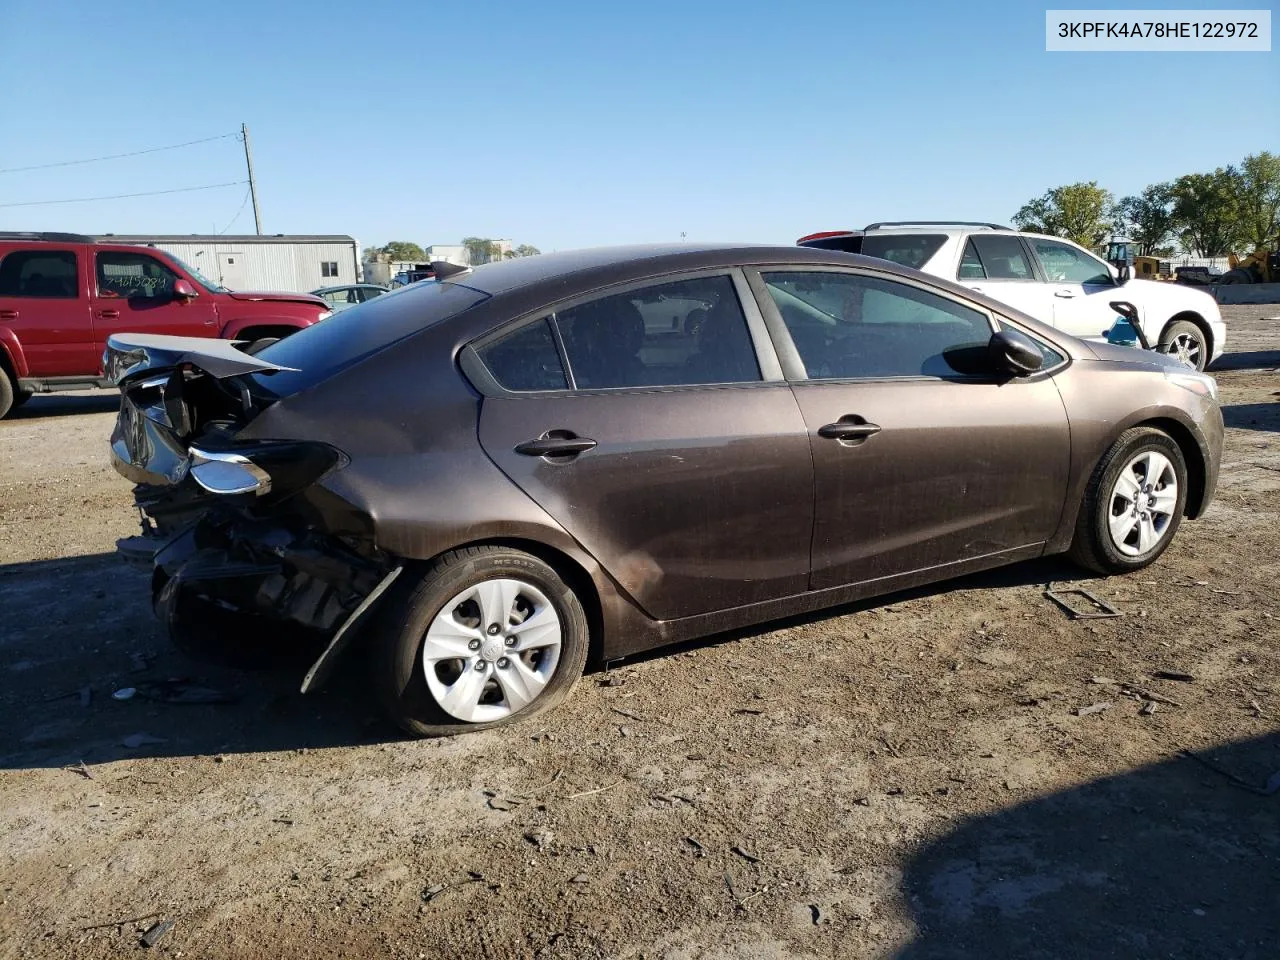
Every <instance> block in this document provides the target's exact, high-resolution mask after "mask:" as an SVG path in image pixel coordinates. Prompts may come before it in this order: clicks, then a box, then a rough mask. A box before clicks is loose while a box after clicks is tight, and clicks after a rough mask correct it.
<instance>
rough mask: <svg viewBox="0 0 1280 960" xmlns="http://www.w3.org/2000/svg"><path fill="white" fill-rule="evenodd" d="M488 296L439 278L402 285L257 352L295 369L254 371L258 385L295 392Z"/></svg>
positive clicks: (272, 392) (275, 392) (274, 392)
mask: <svg viewBox="0 0 1280 960" xmlns="http://www.w3.org/2000/svg"><path fill="white" fill-rule="evenodd" d="M488 298H489V295H488V294H487V293H481V292H480V291H479V290H472V289H471V288H470V287H464V286H461V285H459V284H456V283H441V282H439V281H437V280H428V281H425V282H423V283H416V284H414V285H413V286H411V287H401V288H400V289H399V290H396V291H394V292H392V293H386V294H383V295H382V296H380V297H377V298H375V299H373V300H370V301H368V302H367V303H363V304H361V305H360V306H356V307H351V308H350V309H349V310H343V311H341V312H339V313H335V314H333V316H330V317H326V318H325V319H324V320H321V321H320V322H319V323H313V324H312V325H311V326H309V327H304V328H303V329H302V330H299V331H298V332H297V333H295V334H292V335H290V336H288V337H285V338H284V339H283V340H280V341H278V342H276V343H273V344H271V345H270V346H269V347H267V348H266V349H265V350H263V351H262V352H260V353H259V354H258V356H259V357H260V358H261V359H263V360H268V361H270V362H271V363H278V364H280V365H281V366H283V367H295V368H296V372H289V371H280V372H278V373H271V374H266V373H262V374H254V375H253V380H254V383H255V384H256V386H257V387H258V388H260V389H261V390H262V392H264V393H266V394H267V395H269V396H272V397H285V396H288V395H289V394H292V393H297V392H298V391H300V390H305V389H306V388H307V387H310V386H312V385H314V384H317V383H319V382H320V381H321V380H326V379H328V378H329V377H331V376H333V375H334V374H336V373H340V372H341V371H343V370H345V369H347V368H348V367H352V366H355V365H356V364H357V363H359V362H360V361H361V360H364V359H365V358H367V357H370V356H372V355H373V354H375V353H377V352H378V351H379V350H383V349H385V348H386V347H389V346H390V345H391V344H393V343H395V342H396V341H398V340H403V339H404V338H405V337H408V336H412V335H413V334H415V333H417V332H418V331H420V330H424V329H426V328H427V327H430V326H434V325H435V324H437V323H439V322H440V321H442V320H446V319H448V318H449V317H453V316H457V315H458V314H459V313H462V312H463V311H464V310H469V309H470V308H471V307H474V306H475V305H476V304H477V303H479V302H480V301H482V300H487V299H488Z"/></svg>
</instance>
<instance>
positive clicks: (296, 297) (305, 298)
mask: <svg viewBox="0 0 1280 960" xmlns="http://www.w3.org/2000/svg"><path fill="white" fill-rule="evenodd" d="M227 296H229V297H230V298H231V299H232V300H270V301H273V302H276V303H305V304H309V305H310V306H313V307H319V308H320V309H322V310H327V309H328V307H329V305H328V304H327V303H325V302H324V301H323V300H321V299H320V298H319V297H315V296H312V295H311V294H309V293H280V292H278V291H272V290H264V291H258V290H233V291H231V292H230V293H228V294H227Z"/></svg>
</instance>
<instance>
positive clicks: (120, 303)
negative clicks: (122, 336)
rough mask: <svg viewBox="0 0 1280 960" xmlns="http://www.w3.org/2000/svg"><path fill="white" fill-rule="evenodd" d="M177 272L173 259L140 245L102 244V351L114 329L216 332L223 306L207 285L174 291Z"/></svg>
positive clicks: (97, 285)
mask: <svg viewBox="0 0 1280 960" xmlns="http://www.w3.org/2000/svg"><path fill="white" fill-rule="evenodd" d="M178 279H179V278H178V275H177V274H176V273H174V272H173V270H172V269H170V268H169V266H168V264H166V263H164V262H163V261H161V260H160V259H159V258H158V257H154V256H152V255H151V254H149V253H146V252H144V251H141V250H138V251H134V250H110V249H108V250H98V251H96V253H95V255H94V267H93V287H92V301H93V332H94V340H95V341H96V344H97V351H98V354H99V356H101V354H102V351H103V349H104V348H105V346H106V341H107V337H109V336H111V334H113V333H161V334H172V335H174V336H182V337H213V336H217V331H218V308H217V306H216V305H215V304H214V298H213V297H212V296H210V295H208V291H206V290H205V289H204V288H203V287H200V286H199V285H198V284H192V286H193V287H194V288H195V291H196V296H195V297H194V298H191V299H184V298H178V297H175V296H174V293H173V289H174V283H175V282H176V281H177V280H178Z"/></svg>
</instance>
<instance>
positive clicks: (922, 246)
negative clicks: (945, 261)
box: [861, 233, 947, 270]
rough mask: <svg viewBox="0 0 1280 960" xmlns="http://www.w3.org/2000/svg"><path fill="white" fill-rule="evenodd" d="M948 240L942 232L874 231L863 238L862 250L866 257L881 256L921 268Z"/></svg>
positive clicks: (903, 264)
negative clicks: (896, 232) (880, 232)
mask: <svg viewBox="0 0 1280 960" xmlns="http://www.w3.org/2000/svg"><path fill="white" fill-rule="evenodd" d="M946 241H947V237H946V234H942V233H898V234H892V233H891V234H876V233H872V234H868V235H867V236H865V237H863V238H862V251H861V252H862V255H863V256H866V257H879V258H880V259H881V260H889V261H890V262H892V263H898V264H901V265H902V266H904V267H911V268H912V269H914V270H919V269H920V268H921V267H923V266H924V265H925V264H926V263H928V262H929V261H930V260H931V259H933V255H934V254H935V253H937V252H938V251H939V250H940V249H941V248H942V245H943V244H944V243H946Z"/></svg>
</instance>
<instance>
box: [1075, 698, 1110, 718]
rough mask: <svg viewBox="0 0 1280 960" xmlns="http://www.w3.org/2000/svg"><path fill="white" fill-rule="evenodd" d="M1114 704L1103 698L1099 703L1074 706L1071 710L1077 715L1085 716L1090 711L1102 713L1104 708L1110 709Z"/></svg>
mask: <svg viewBox="0 0 1280 960" xmlns="http://www.w3.org/2000/svg"><path fill="white" fill-rule="evenodd" d="M1113 706H1115V704H1113V703H1112V702H1111V701H1110V700H1103V701H1102V702H1101V703H1091V704H1090V705H1089V706H1087V707H1076V708H1075V709H1074V710H1072V711H1071V712H1072V713H1074V714H1075V715H1076V716H1077V717H1087V716H1089V715H1090V714H1092V713H1102V711H1104V710H1110V709H1111V708H1112V707H1113Z"/></svg>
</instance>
